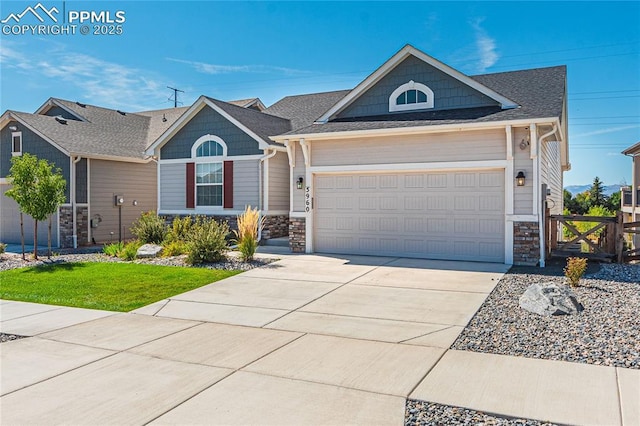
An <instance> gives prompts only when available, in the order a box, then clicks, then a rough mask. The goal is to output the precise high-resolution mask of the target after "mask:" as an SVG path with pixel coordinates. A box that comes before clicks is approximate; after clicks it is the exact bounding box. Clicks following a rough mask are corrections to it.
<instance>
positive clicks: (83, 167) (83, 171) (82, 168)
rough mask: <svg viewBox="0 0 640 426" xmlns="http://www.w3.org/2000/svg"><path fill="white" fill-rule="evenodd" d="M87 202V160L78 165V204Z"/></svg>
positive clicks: (84, 159) (79, 162)
mask: <svg viewBox="0 0 640 426" xmlns="http://www.w3.org/2000/svg"><path fill="white" fill-rule="evenodd" d="M86 202H87V159H86V158H83V159H82V160H80V161H78V162H77V163H76V203H86Z"/></svg>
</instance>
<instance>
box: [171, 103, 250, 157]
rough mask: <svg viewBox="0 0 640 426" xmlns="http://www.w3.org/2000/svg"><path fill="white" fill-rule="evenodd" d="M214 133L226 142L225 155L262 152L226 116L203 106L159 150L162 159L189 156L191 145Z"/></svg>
mask: <svg viewBox="0 0 640 426" xmlns="http://www.w3.org/2000/svg"><path fill="white" fill-rule="evenodd" d="M207 134H211V135H215V136H218V137H220V138H222V140H224V142H225V143H226V144H227V148H228V151H227V155H229V156H235V155H254V154H262V150H260V149H258V142H256V141H255V140H254V139H253V138H251V137H250V136H249V135H247V134H246V133H244V132H243V131H242V130H240V129H239V128H238V127H236V126H235V125H234V124H232V123H231V122H229V121H228V120H227V119H226V118H224V117H223V116H221V115H220V114H218V113H217V112H216V111H214V110H212V109H211V108H209V107H208V106H205V107H204V108H203V109H202V110H201V111H200V112H198V113H197V114H196V115H195V116H194V117H193V118H192V119H191V120H190V121H189V122H188V123H187V124H186V125H185V126H184V127H183V128H182V129H180V131H178V133H176V135H175V136H174V137H173V138H171V139H170V140H169V141H168V142H167V143H166V144H165V145H164V146H163V147H162V148H161V150H160V158H161V159H163V160H168V159H176V158H191V147H192V146H193V144H194V143H195V142H196V141H197V140H198V139H199V138H200V137H201V136H204V135H207Z"/></svg>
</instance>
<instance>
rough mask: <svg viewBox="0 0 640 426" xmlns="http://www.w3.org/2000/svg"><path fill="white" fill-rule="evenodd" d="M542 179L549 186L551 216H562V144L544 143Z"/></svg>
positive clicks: (541, 161) (548, 198) (541, 164)
mask: <svg viewBox="0 0 640 426" xmlns="http://www.w3.org/2000/svg"><path fill="white" fill-rule="evenodd" d="M540 175H541V176H540V178H541V182H542V183H546V184H547V188H549V189H550V190H551V195H549V196H547V200H549V201H550V202H549V207H550V209H551V214H562V209H563V207H564V206H563V196H562V195H563V194H562V189H563V188H562V167H561V165H560V142H556V141H551V142H544V143H543V144H542V149H541V157H540Z"/></svg>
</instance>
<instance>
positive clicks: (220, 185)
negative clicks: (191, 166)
mask: <svg viewBox="0 0 640 426" xmlns="http://www.w3.org/2000/svg"><path fill="white" fill-rule="evenodd" d="M206 158H216V159H218V158H220V159H221V158H222V157H220V156H216V157H206ZM198 164H220V166H221V167H222V180H221V182H220V183H204V182H203V183H198ZM198 164H196V166H195V167H196V170H195V174H196V182H195V191H196V194H195V196H196V197H195V202H196V203H195V205H196V208H198V207H200V208H214V209H221V208H223V207H224V161H222V160H220V161H207V162H206V163H198ZM205 186H219V187H220V188H221V192H222V196H221V197H220V205H219V206H210V205H204V206H203V205H199V204H198V187H205Z"/></svg>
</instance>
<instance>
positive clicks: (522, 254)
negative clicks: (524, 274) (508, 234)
mask: <svg viewBox="0 0 640 426" xmlns="http://www.w3.org/2000/svg"><path fill="white" fill-rule="evenodd" d="M539 261H540V226H539V224H538V222H513V264H514V265H528V266H535V265H537V264H538V262H539Z"/></svg>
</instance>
